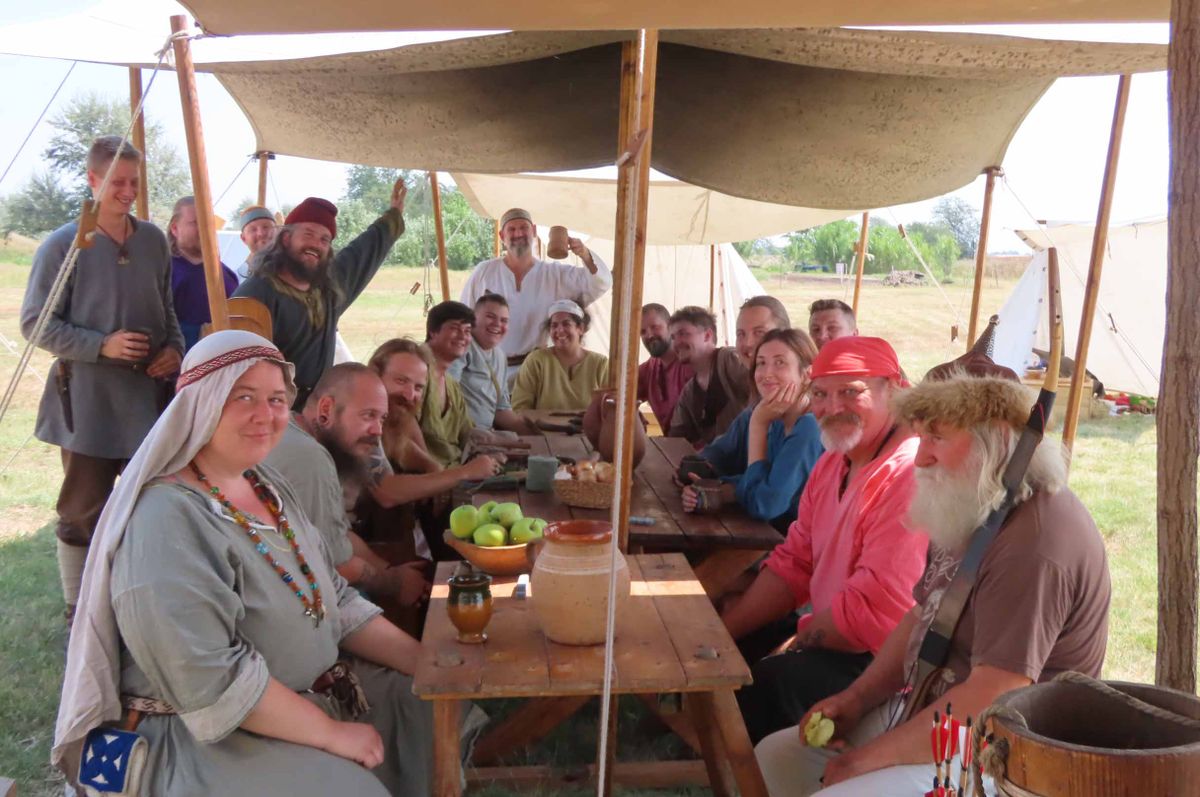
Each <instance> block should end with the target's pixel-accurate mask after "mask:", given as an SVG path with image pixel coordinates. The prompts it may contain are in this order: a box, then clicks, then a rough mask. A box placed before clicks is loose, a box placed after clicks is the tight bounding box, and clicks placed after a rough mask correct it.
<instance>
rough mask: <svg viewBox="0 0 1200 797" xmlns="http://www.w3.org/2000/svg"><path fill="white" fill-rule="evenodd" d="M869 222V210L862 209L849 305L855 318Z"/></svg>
mask: <svg viewBox="0 0 1200 797" xmlns="http://www.w3.org/2000/svg"><path fill="white" fill-rule="evenodd" d="M870 224H871V212H870V211H868V210H864V211H863V215H862V223H861V224H860V225H859V230H858V253H857V255H856V256H855V258H854V302H853V303H852V304H851V305H850V309H852V310H853V311H854V317H855V319H857V318H858V297H859V294H861V293H862V275H863V267H864V266H866V265H867V235H868V234H869V233H870Z"/></svg>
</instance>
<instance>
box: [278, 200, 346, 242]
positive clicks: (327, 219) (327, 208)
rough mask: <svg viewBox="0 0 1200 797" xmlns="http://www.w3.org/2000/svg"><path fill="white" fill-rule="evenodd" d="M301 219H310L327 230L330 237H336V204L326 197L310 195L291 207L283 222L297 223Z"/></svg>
mask: <svg viewBox="0 0 1200 797" xmlns="http://www.w3.org/2000/svg"><path fill="white" fill-rule="evenodd" d="M302 221H311V222H312V223H313V224H320V225H321V226H322V227H324V228H325V229H327V230H329V236H330V237H331V238H336V237H337V205H335V204H333V203H332V202H330V201H329V200H328V199H321V198H320V197H315V196H310V197H309V198H308V199H305V200H304V201H303V202H301V203H300V204H299V205H296V207H294V208H292V212H291V213H289V214H287V218H286V219H284V220H283V223H284V224H298V223H299V222H302Z"/></svg>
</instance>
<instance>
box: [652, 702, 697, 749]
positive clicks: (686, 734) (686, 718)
mask: <svg viewBox="0 0 1200 797" xmlns="http://www.w3.org/2000/svg"><path fill="white" fill-rule="evenodd" d="M637 699H638V700H640V701H642V703H644V704H645V706H646V708H647V709H649V710H650V713H651V714H653V715H654V717H655V719H657V720H658V721H659V722H661V723H662V724H663V725H666V726H667V727H668V728H670V729H671V732H672V733H674V734H675V735H676V736H678V737H679V738H680V739H682V740H683V743H684V744H686V745H687V746H688V747H690V748H692V750H694V751H695V752H697V753H699V754H700V755H703V754H704V751H703V750H701V749H700V739H699V737H697V735H696V726H695V723H694V722H693V720H692V718H691V716H690V715H688V713H687V712H686V711H682V712H680V711H676V712H667V711H664V710H663V709H662V707H661V706H659V703H658V695H655V694H639V695H637Z"/></svg>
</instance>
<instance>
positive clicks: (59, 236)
mask: <svg viewBox="0 0 1200 797" xmlns="http://www.w3.org/2000/svg"><path fill="white" fill-rule="evenodd" d="M129 219H130V221H131V223H132V224H133V232H132V233H131V234H130V236H129V239H128V240H127V241H126V243H125V251H126V252H127V253H128V256H129V262H128V263H126V264H124V265H122V264H120V263H118V262H117V258H118V249H117V245H116V244H115V243H114V242H113V241H112V240H111V239H110V238H108V237H107V236H105V235H97V236H96V238H95V243H94V244H93V245H92V248H90V249H81V250H79V260H78V261H77V262H76V264H75V271H74V272H73V273H72V275H71V279H70V281H69V282H68V283H67V287H66V289H65V291H64V293H63V296H62V298H61V299H60V301H59V304H58V307H57V308H55V310H54V311H53V312H52V313H51V314H50V317H49V318H48V319H47V320H46V326H45V331H44V332H43V333H42V338H41V340H40V341H38V346H40V347H41V348H43V349H45V350H46V351H48V352H50V353H51V354H53V355H54V356H55V357H57V358H59V359H60V360H62V361H65V362H67V363H68V364H69V365H70V370H71V387H70V404H71V415H72V417H73V420H74V431H71V430H69V429H67V423H66V420H65V418H64V416H63V408H62V400H61V397H60V396H59V394H58V381H57V379H56V378H55V376H54V370H56V369H54V370H52V372H51V375H49V376H48V378H47V379H46V384H45V388H44V389H43V391H42V401H41V404H40V405H39V406H38V416H37V425H36V426H35V428H34V434H35V436H36V437H37V439H38V440H41V441H42V442H43V443H49V444H50V445H55V446H59V447H61V448H65V449H67V450H68V451H74V452H76V453H79V454H85V455H87V456H89V457H101V458H104V459H129V458H130V457H132V456H133V452H135V451H137V448H138V446H140V445H141V444H142V439H143V438H145V436H146V433H147V432H149V431H150V427H151V426H153V425H154V422H155V420H157V419H158V415H159V412H160V410H161V406H160V402H161V401H162V400H164V399H165V398H167V396H168V395H169V393H167V392H166V391H169V388H168V387H167V386H166V383H165V382H162V381H160V380H157V379H153V378H151V377H149V376H146V372H145V369H144V368H142V369H135V368H134V367H132V365H131V363H129V362H126V361H117V360H105V361H102V360H100V347H101V346H102V345H103V343H104V338H105V336H106V335H109V334H111V333H113V332H116V331H118V330H120V329H126V330H129V331H137V332H145V333H146V334H147V335H149V337H150V356H151V357H153V356H154V355H155V354H157V353H158V352H159V351H160V350H161V349H163V348H164V347H166V346H171V347H172V348H175V349H177V350H178V351H179V352H180V353H181V354H182V353H183V334H182V333H181V332H180V331H179V322H178V320H177V319H176V318H175V306H174V303H173V302H172V295H171V253H170V250H169V249H168V247H167V239H166V236H164V235H163V234H162V231H161V230H159V229H158V228H157V227H155V226H154V225H153V224H150V223H149V222H142V221H137V220H135V219H133V217H132V216H131V217H129ZM78 227H79V225H78V224H77V223H75V222H72V223H70V224H65V225H63V226H62V227H59V228H58V229H57V230H55V231H54V232H52V233H50V235H49V236H47V238H46V240H44V241H43V242H42V245H41V246H39V247H38V250H37V253H36V254H34V256H33V269H32V270H31V271H30V274H29V284H28V285H27V286H26V288H25V300H24V302H23V303H22V305H21V334H22V335H24V336H25V337H26V339H28V338H29V336H30V335H32V334H33V328H34V326H35V325H36V324H37V317H38V313H40V312H41V309H42V307H43V306H44V305H45V304H46V299H47V298H48V297H49V295H50V287H51V285H52V284H53V283H54V278H55V277H56V276H57V275H58V270H59V268H60V267H61V265H62V262H63V258H64V257H66V254H67V250H68V249H70V247H71V243H72V241H74V240H75V232H76V230H77V229H78ZM118 419H119V422H117V421H118Z"/></svg>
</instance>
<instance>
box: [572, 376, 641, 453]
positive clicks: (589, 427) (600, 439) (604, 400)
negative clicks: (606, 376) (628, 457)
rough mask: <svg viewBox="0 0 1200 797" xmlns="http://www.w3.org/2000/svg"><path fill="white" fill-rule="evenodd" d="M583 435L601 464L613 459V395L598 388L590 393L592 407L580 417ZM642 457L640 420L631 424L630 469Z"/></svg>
mask: <svg viewBox="0 0 1200 797" xmlns="http://www.w3.org/2000/svg"><path fill="white" fill-rule="evenodd" d="M583 434H584V435H585V436H586V437H587V439H588V442H590V443H591V444H592V448H594V449H596V450H597V451H599V452H600V457H601V459H603V460H604V461H605V462H612V463H615V462H616V457H617V391H615V390H613V389H611V388H601V389H600V390H596V391H593V392H592V403H591V404H589V405H588V408H587V411H586V412H584V414H583ZM645 455H646V427H645V426H644V425H643V424H642V419H641V418H640V417H638V418H634V421H633V467H635V468H636V467H637V466H638V464H639V463H640V462H641V461H642V457H644V456H645Z"/></svg>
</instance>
